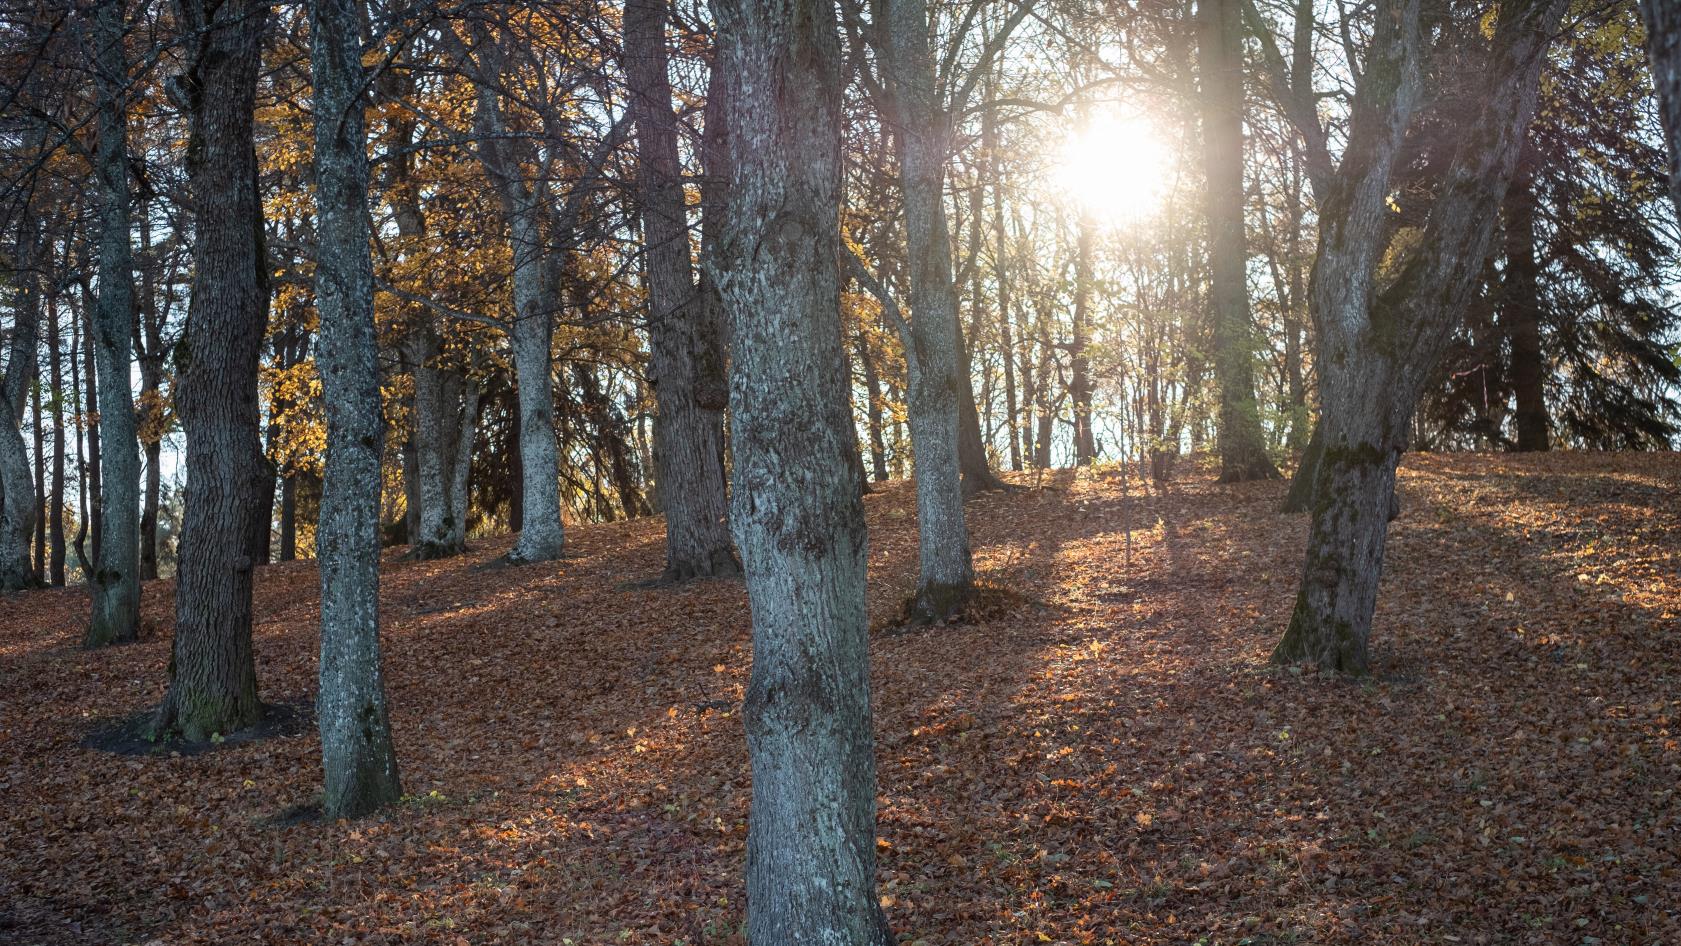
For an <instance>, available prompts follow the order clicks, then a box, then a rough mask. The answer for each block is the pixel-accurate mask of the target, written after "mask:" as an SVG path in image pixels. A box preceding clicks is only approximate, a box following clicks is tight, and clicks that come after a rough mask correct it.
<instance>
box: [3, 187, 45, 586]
mask: <svg viewBox="0 0 1681 946" xmlns="http://www.w3.org/2000/svg"><path fill="white" fill-rule="evenodd" d="M39 227H40V225H39V224H38V223H37V222H36V221H34V220H33V219H26V220H25V221H24V222H23V223H22V225H20V226H19V227H18V254H17V271H18V272H19V273H20V274H22V275H23V278H22V283H23V285H22V287H21V291H20V292H19V293H18V303H17V307H16V310H15V314H14V316H13V322H12V344H11V349H10V352H9V353H8V356H7V359H6V374H5V377H4V378H3V379H0V591H20V590H22V589H24V588H29V587H32V586H33V585H34V584H35V570H34V568H33V567H31V565H30V562H29V540H30V537H31V536H32V535H33V534H34V532H35V483H34V480H33V479H32V476H31V472H30V463H29V446H28V444H27V443H26V442H25V441H24V439H23V429H22V426H21V424H22V421H23V412H24V409H25V408H26V407H27V406H28V403H29V385H30V382H31V381H33V380H34V378H35V370H36V364H35V356H36V352H35V336H36V332H37V328H38V324H39V318H40V311H39V310H40V304H41V301H40V300H41V294H40V290H39V287H38V283H39V280H38V279H37V278H36V277H35V274H34V272H33V267H34V265H35V264H34V260H35V258H36V257H37V256H38V255H39V250H40V238H39V233H40V229H39Z"/></svg>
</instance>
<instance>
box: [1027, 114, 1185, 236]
mask: <svg viewBox="0 0 1681 946" xmlns="http://www.w3.org/2000/svg"><path fill="white" fill-rule="evenodd" d="M1175 173H1176V172H1175V168H1174V159H1173V154H1172V150H1171V149H1170V148H1169V147H1168V145H1167V142H1166V141H1165V139H1164V138H1163V136H1162V134H1161V131H1160V129H1159V128H1157V126H1156V125H1155V123H1153V122H1151V121H1150V120H1149V119H1147V118H1144V117H1142V116H1138V115H1132V114H1126V113H1122V112H1105V113H1099V114H1096V115H1091V116H1088V117H1086V118H1085V119H1083V120H1081V121H1080V122H1079V123H1078V124H1076V125H1075V126H1073V127H1072V128H1070V129H1069V130H1068V132H1067V134H1066V135H1065V136H1064V138H1063V139H1062V141H1061V143H1060V144H1058V145H1057V146H1056V152H1055V157H1054V161H1053V163H1052V169H1051V181H1052V184H1053V186H1054V187H1055V189H1056V192H1057V194H1058V196H1059V197H1060V198H1061V199H1063V200H1065V201H1067V202H1068V203H1069V204H1071V205H1072V206H1074V207H1076V208H1078V209H1079V210H1080V212H1081V213H1084V214H1087V215H1089V216H1090V218H1091V219H1092V221H1093V222H1095V223H1096V224H1098V225H1099V226H1103V227H1115V228H1124V227H1130V226H1136V225H1138V224H1141V223H1144V222H1147V221H1148V220H1150V218H1152V217H1154V216H1155V215H1156V213H1157V212H1159V211H1160V210H1161V208H1162V205H1163V203H1164V202H1165V200H1166V198H1167V195H1168V192H1169V190H1170V189H1171V186H1172V183H1173V178H1174V176H1175Z"/></svg>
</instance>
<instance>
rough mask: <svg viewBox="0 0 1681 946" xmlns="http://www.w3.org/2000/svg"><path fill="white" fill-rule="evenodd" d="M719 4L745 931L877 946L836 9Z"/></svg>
mask: <svg viewBox="0 0 1681 946" xmlns="http://www.w3.org/2000/svg"><path fill="white" fill-rule="evenodd" d="M717 13H718V21H719V33H720V36H721V38H722V42H723V51H722V55H721V61H722V64H723V66H724V68H725V69H727V70H728V75H729V78H730V82H731V90H730V91H731V95H730V101H731V113H730V118H731V121H730V127H731V132H732V134H733V135H735V136H736V137H735V138H734V141H735V142H736V147H735V148H734V160H735V164H736V166H735V173H734V178H733V187H732V207H733V213H732V214H731V217H730V219H731V224H732V227H731V231H732V232H731V233H730V236H729V238H728V239H727V246H728V250H727V251H726V252H725V254H724V259H722V260H714V261H713V264H714V265H715V266H717V267H718V268H719V269H720V270H721V271H720V272H719V274H718V283H719V286H720V287H721V288H722V291H723V295H724V299H725V302H726V305H727V306H728V309H729V312H730V316H731V326H732V329H731V334H730V340H731V350H732V353H733V356H734V358H733V365H732V371H731V385H730V411H731V417H732V422H731V424H730V434H731V440H732V442H733V445H734V456H735V466H734V469H735V477H736V480H735V489H734V509H733V515H732V518H731V522H732V526H733V528H734V531H735V535H736V540H737V543H738V545H739V547H740V549H741V557H742V563H743V565H744V566H745V569H746V575H747V591H748V598H749V601H750V603H751V606H752V612H753V676H752V680H751V681H750V683H749V685H748V692H747V698H746V703H745V706H744V709H743V713H744V718H745V720H746V726H747V748H748V756H749V759H750V762H751V765H752V775H753V779H752V782H753V806H752V815H751V820H750V824H749V828H748V836H747V938H748V941H749V942H750V943H751V944H752V946H788V944H794V943H813V944H815V943H825V944H830V946H890V944H891V943H892V942H893V936H892V933H891V931H890V930H889V929H888V927H887V924H886V922H885V920H884V918H883V916H882V913H881V906H880V902H879V901H878V900H877V898H876V894H875V874H876V869H875V750H874V744H873V739H872V733H871V726H870V697H869V692H870V691H869V666H870V662H869V641H868V633H869V632H868V617H867V615H866V613H865V608H864V576H865V567H866V536H865V531H864V509H863V503H862V501H861V499H860V497H859V494H858V489H857V484H856V483H855V482H854V480H853V474H852V472H851V469H850V461H849V460H848V454H849V453H850V452H851V451H852V439H853V433H852V432H851V430H850V428H851V426H852V417H851V410H850V408H849V407H848V397H847V390H848V383H847V377H846V359H845V355H844V352H843V351H842V348H841V322H840V274H839V272H838V267H837V265H836V264H837V259H838V257H839V253H840V250H841V248H840V246H839V242H838V234H839V231H840V196H841V156H840V121H841V108H840V94H841V87H842V85H843V83H844V79H843V74H842V63H841V54H840V44H839V41H838V38H837V37H836V35H835V11H834V8H833V6H832V5H831V4H830V3H829V2H828V0H788V2H786V3H760V2H757V0H721V2H720V3H719V4H718V7H717ZM950 338H951V336H950V334H949V330H948V331H947V332H946V333H945V334H943V335H942V336H941V337H940V340H941V342H942V343H944V344H949V343H950ZM950 434H951V441H952V443H953V445H954V446H955V441H956V428H955V425H952V429H951V431H950ZM955 459H956V458H955V456H953V457H952V460H953V463H952V470H951V475H952V480H953V481H952V483H951V486H952V487H953V488H954V489H955V487H956V485H957V484H956V481H955V477H956V465H955Z"/></svg>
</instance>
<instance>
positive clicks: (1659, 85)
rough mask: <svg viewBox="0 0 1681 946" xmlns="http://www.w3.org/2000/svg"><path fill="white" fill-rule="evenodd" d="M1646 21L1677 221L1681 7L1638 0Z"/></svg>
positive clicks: (1668, 0)
mask: <svg viewBox="0 0 1681 946" xmlns="http://www.w3.org/2000/svg"><path fill="white" fill-rule="evenodd" d="M1640 13H1641V16H1642V17H1644V18H1645V20H1646V52H1647V55H1648V56H1649V57H1650V59H1651V63H1652V87H1653V89H1654V90H1656V92H1657V97H1658V117H1659V118H1661V119H1662V120H1663V129H1664V137H1665V139H1666V141H1665V143H1666V144H1668V145H1669V196H1670V198H1671V201H1672V202H1673V203H1674V204H1675V215H1676V219H1678V220H1681V5H1678V4H1676V3H1675V2H1674V0H1640Z"/></svg>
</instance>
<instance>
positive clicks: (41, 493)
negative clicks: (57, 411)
mask: <svg viewBox="0 0 1681 946" xmlns="http://www.w3.org/2000/svg"><path fill="white" fill-rule="evenodd" d="M40 371H41V369H40V366H39V365H37V366H36V368H35V373H36V374H37V375H39V374H40ZM30 400H31V402H32V403H31V405H30V406H31V408H32V410H33V412H34V415H35V423H34V424H33V427H34V434H35V450H34V455H35V561H34V563H33V564H32V565H31V566H30V581H31V582H32V583H34V584H37V585H40V584H45V583H46V579H47V443H46V441H47V437H46V428H47V425H46V419H47V415H46V409H45V406H44V405H43V404H42V403H41V385H40V384H38V383H37V384H32V385H30Z"/></svg>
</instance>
